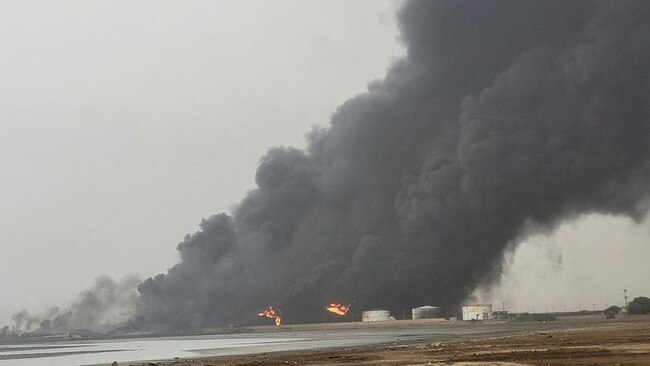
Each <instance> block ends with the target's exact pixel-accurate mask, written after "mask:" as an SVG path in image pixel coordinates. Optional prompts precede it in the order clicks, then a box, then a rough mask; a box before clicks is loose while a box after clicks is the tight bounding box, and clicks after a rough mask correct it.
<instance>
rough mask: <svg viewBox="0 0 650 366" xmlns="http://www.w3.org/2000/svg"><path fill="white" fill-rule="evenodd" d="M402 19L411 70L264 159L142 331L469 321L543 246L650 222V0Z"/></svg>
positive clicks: (156, 289) (519, 4) (179, 268)
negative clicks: (564, 235)
mask: <svg viewBox="0 0 650 366" xmlns="http://www.w3.org/2000/svg"><path fill="white" fill-rule="evenodd" d="M399 24H400V28H401V32H402V39H403V42H404V43H405V45H406V46H407V47H408V52H407V56H406V57H404V58H403V59H401V60H399V61H398V62H396V63H395V64H394V65H393V66H392V67H391V68H390V70H389V71H388V73H387V75H386V78H385V79H384V80H382V81H377V82H373V83H371V84H370V85H369V91H368V92H367V93H365V94H362V95H358V96H356V97H354V98H352V99H350V100H348V101H347V102H345V103H344V104H343V105H342V106H340V107H339V108H338V109H337V111H336V112H335V113H334V114H333V116H332V118H331V125H330V126H329V127H328V128H326V129H314V130H313V131H312V132H311V133H310V134H309V135H308V139H309V145H308V147H307V149H306V151H302V150H299V149H295V148H284V147H282V148H274V149H272V150H270V151H269V153H268V154H267V155H266V156H264V157H263V158H262V159H261V161H260V166H259V168H258V170H257V174H256V177H255V178H256V182H257V188H256V189H254V190H252V191H250V192H249V193H248V194H247V196H246V197H245V198H244V199H243V200H242V201H241V203H240V204H239V205H238V206H237V208H236V209H235V210H234V213H233V215H232V217H231V216H229V215H226V214H224V213H222V214H218V215H215V216H212V217H210V218H209V219H206V220H203V221H202V222H201V225H200V231H198V232H197V233H195V234H193V235H188V236H186V237H185V240H184V241H183V242H182V243H180V244H179V245H178V251H179V252H180V255H181V262H180V263H178V264H177V265H175V266H174V267H173V268H171V269H169V271H168V273H166V274H159V275H157V276H155V277H153V278H149V279H147V280H146V281H144V282H143V283H141V284H140V285H139V287H138V289H139V291H140V293H141V300H142V309H141V311H140V312H139V315H138V318H137V322H138V323H139V324H140V325H142V326H144V327H146V328H149V329H157V330H163V329H175V328H176V329H177V328H192V327H203V326H216V325H224V324H229V323H235V324H240V323H252V322H254V321H256V320H255V317H256V313H257V312H258V311H260V310H262V309H264V308H266V306H267V305H269V304H273V305H276V306H278V307H279V308H281V309H282V310H283V312H284V314H283V315H284V319H285V320H286V321H287V322H307V321H320V320H322V319H323V307H324V305H325V304H328V303H330V302H339V301H340V302H344V303H352V304H353V308H354V309H355V310H356V311H359V310H362V309H366V308H372V307H381V308H388V309H391V310H393V311H401V310H402V309H410V308H411V307H413V306H420V305H425V304H433V305H438V306H442V307H443V308H444V309H446V311H447V312H448V313H455V312H456V308H455V306H457V305H458V304H459V303H460V302H461V301H463V299H465V298H466V297H467V296H468V295H469V294H470V293H471V292H472V290H474V289H475V288H476V287H477V286H481V285H485V284H489V283H491V282H493V281H495V280H498V278H499V276H500V274H501V272H502V261H503V256H504V253H505V252H507V251H508V250H511V249H512V248H513V246H514V245H516V243H517V242H519V241H521V240H522V239H523V238H525V237H526V236H527V235H529V234H531V233H534V232H535V231H537V230H550V229H552V228H553V227H555V226H556V225H558V224H559V223H561V222H562V221H564V220H567V219H570V218H573V217H575V216H577V215H582V214H588V213H605V214H613V215H625V216H629V217H631V218H633V219H636V220H639V219H641V218H642V217H643V216H644V215H645V214H646V212H647V210H648V207H649V205H648V197H649V196H648V194H649V192H650V184H649V183H650V179H649V178H650V119H649V118H650V2H648V1H645V0H640V1H605V2H594V1H565V0H559V1H557V0H551V1H549V0H543V1H519V0H512V1H484V0H474V1H459V0H450V1H426V2H425V1H410V2H406V3H405V4H404V5H403V7H402V9H401V10H400V12H399ZM359 47H363V45H359ZM332 56H333V58H335V55H332ZM298 102H299V101H297V103H298ZM251 107H252V108H254V106H251Z"/></svg>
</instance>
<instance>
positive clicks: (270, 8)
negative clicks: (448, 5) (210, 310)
mask: <svg viewBox="0 0 650 366" xmlns="http://www.w3.org/2000/svg"><path fill="white" fill-rule="evenodd" d="M344 3H345V6H343V5H344ZM394 8H395V4H392V3H390V2H386V1H374V0H373V1H358V2H344V1H329V0H328V1H318V2H309V3H306V2H301V1H281V2H264V1H259V2H239V1H231V2H214V1H190V2H185V1H183V2H179V1H175V2H174V1H162V2H161V1H140V2H131V1H93V2H88V1H64V2H49V1H41V2H36V1H5V2H2V3H0V28H1V29H0V44H1V45H2V48H3V52H2V53H3V55H2V57H0V75H1V76H0V79H1V80H2V83H0V111H1V113H2V121H1V122H0V165H1V166H2V167H3V179H2V181H1V183H0V185H1V188H0V202H1V204H0V207H1V208H0V236H1V237H2V238H3V240H2V244H1V250H2V265H1V266H0V276H1V278H2V282H1V283H0V293H1V294H2V296H1V297H0V323H2V322H3V321H4V322H6V321H7V319H8V316H9V314H11V312H12V311H14V310H16V309H18V308H21V307H27V308H29V309H43V308H45V307H46V306H48V305H52V304H65V303H66V302H67V301H68V300H70V299H71V298H72V297H73V296H74V295H76V294H77V293H78V292H79V291H80V290H82V289H84V288H87V287H88V286H89V285H90V284H91V283H92V279H93V277H95V276H97V275H100V274H109V275H111V276H115V277H120V276H123V275H125V274H127V273H132V272H138V273H140V274H141V275H143V276H145V275H146V276H149V275H153V274H155V273H158V272H160V271H163V270H164V269H165V268H167V267H168V266H170V265H171V264H173V263H174V262H176V261H177V254H176V251H175V246H176V244H177V243H178V242H179V241H180V240H181V239H182V238H183V236H184V235H185V234H186V233H189V232H194V231H196V230H197V228H198V226H197V225H198V223H199V221H200V219H201V217H207V216H209V215H211V214H213V213H216V212H219V211H223V210H228V208H229V207H230V205H231V204H232V203H234V202H237V201H239V200H240V199H241V197H242V196H243V194H244V193H245V192H246V190H247V189H250V188H252V187H253V184H254V180H253V179H254V173H255V168H256V165H257V161H258V159H259V158H260V156H262V154H263V153H265V152H266V151H267V150H268V148H269V147H271V146H277V145H295V146H303V145H304V142H303V141H304V139H303V135H304V134H305V133H306V132H308V130H309V128H310V126H312V125H315V124H316V125H324V124H326V123H327V122H328V117H329V114H330V113H331V112H332V111H333V110H334V109H335V107H336V106H337V105H338V104H340V103H342V102H343V101H345V99H347V98H348V97H350V96H352V95H354V94H357V93H361V92H363V91H364V90H365V87H366V84H367V82H368V81H370V80H372V79H376V78H379V77H381V76H383V74H384V72H385V70H386V68H387V66H388V65H389V63H390V61H391V60H392V59H393V58H395V57H396V56H399V55H400V54H401V53H402V49H401V46H400V45H399V44H398V42H397V41H396V39H395V37H396V35H397V31H396V27H395V24H394V19H393V12H394ZM296 29H300V32H296Z"/></svg>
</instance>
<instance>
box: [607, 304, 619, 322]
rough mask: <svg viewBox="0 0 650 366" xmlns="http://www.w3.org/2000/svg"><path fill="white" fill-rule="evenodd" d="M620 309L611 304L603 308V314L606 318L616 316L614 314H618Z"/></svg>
mask: <svg viewBox="0 0 650 366" xmlns="http://www.w3.org/2000/svg"><path fill="white" fill-rule="evenodd" d="M620 311H621V308H619V307H618V306H616V305H612V306H610V307H608V308H607V309H605V311H604V313H605V316H606V317H607V318H608V319H611V318H614V317H616V314H618V313H619V312H620Z"/></svg>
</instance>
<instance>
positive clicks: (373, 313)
mask: <svg viewBox="0 0 650 366" xmlns="http://www.w3.org/2000/svg"><path fill="white" fill-rule="evenodd" d="M394 319H395V318H393V317H392V316H390V311H388V310H382V309H373V310H368V311H363V312H361V321H364V322H379V321H384V320H394Z"/></svg>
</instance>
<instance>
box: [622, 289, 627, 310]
mask: <svg viewBox="0 0 650 366" xmlns="http://www.w3.org/2000/svg"><path fill="white" fill-rule="evenodd" d="M623 297H624V298H625V311H627V289H626V288H624V289H623Z"/></svg>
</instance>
